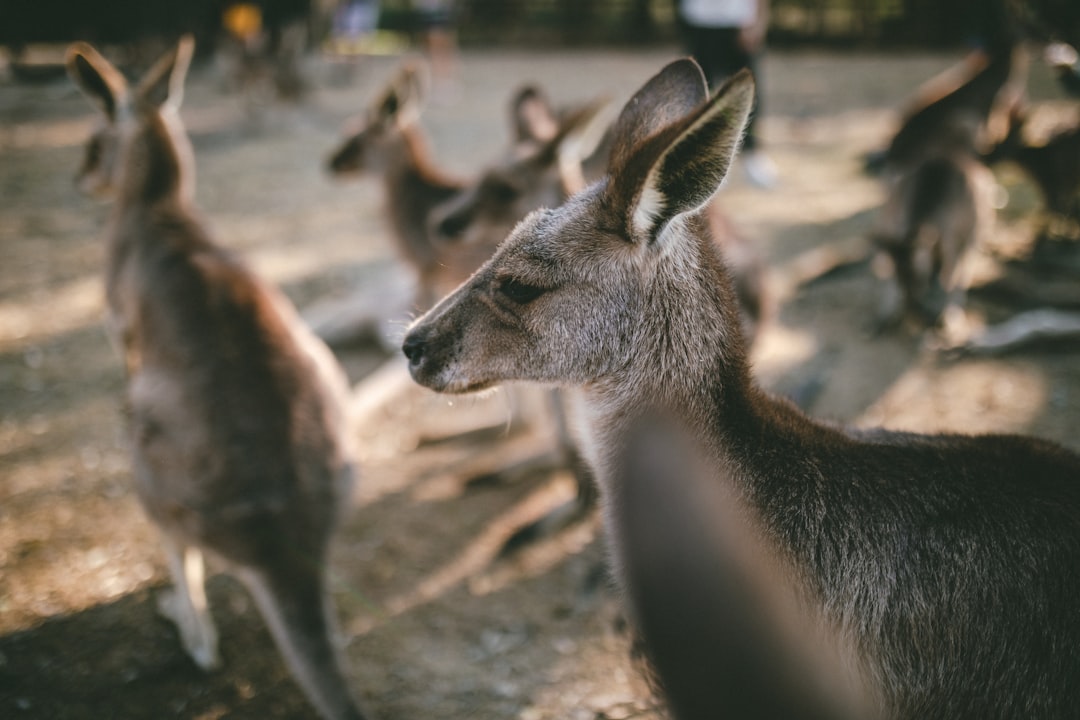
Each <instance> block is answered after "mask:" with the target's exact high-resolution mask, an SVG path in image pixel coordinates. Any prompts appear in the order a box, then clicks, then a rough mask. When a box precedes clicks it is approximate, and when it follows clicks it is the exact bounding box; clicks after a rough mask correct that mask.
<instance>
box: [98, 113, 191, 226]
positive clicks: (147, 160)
mask: <svg viewBox="0 0 1080 720" xmlns="http://www.w3.org/2000/svg"><path fill="white" fill-rule="evenodd" d="M191 156H192V152H191V145H190V143H189V142H188V139H187V136H186V135H185V134H184V131H183V128H182V127H181V126H180V121H179V118H177V117H175V114H174V113H172V112H171V111H157V110H149V111H142V112H140V115H139V117H138V118H137V120H136V122H135V128H134V129H133V130H132V136H131V138H130V140H129V141H128V143H127V147H126V150H125V152H124V156H123V158H122V160H121V162H122V167H121V169H120V173H121V178H120V182H119V183H118V185H119V197H118V202H117V211H118V212H120V213H127V212H130V211H132V210H136V211H137V210H141V209H144V208H147V207H151V206H154V205H157V204H160V203H163V202H175V203H180V204H188V203H190V202H191V199H192V196H193V194H194V192H193V190H194V171H193V168H192V159H191Z"/></svg>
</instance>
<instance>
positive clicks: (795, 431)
mask: <svg viewBox="0 0 1080 720" xmlns="http://www.w3.org/2000/svg"><path fill="white" fill-rule="evenodd" d="M700 250H701V258H702V260H701V262H699V263H698V264H697V265H698V267H699V269H700V271H699V272H698V274H697V277H696V279H695V281H694V282H693V286H692V287H687V286H686V284H685V282H683V284H682V286H680V287H678V288H676V287H663V288H660V289H659V290H658V291H657V292H656V293H655V295H656V299H655V300H654V301H652V302H653V303H654V304H655V305H656V307H650V305H649V301H648V300H646V305H645V307H644V308H643V311H642V313H641V317H642V319H641V323H642V325H643V326H644V329H643V330H642V334H643V335H644V336H645V337H644V338H642V339H639V340H638V341H637V342H636V343H635V345H636V346H637V347H638V348H640V351H639V352H635V353H634V356H633V359H632V360H631V362H630V363H629V364H628V366H627V367H626V368H625V369H624V370H621V371H618V372H615V373H613V374H611V375H610V376H608V377H605V378H602V379H600V380H599V381H597V382H595V383H592V384H590V385H588V386H586V387H585V388H583V390H582V399H583V411H584V412H585V413H586V416H587V417H586V423H585V426H586V427H587V428H590V429H591V430H587V432H591V433H593V434H594V437H592V438H590V440H591V443H589V444H591V445H592V446H593V449H592V458H591V459H592V461H593V462H594V465H595V469H596V471H597V474H598V476H599V477H600V478H601V482H602V483H605V484H607V485H609V486H610V485H611V483H613V482H614V481H615V480H614V478H617V477H618V475H619V470H620V466H619V453H620V448H621V447H623V446H624V442H625V441H624V437H625V435H624V433H625V432H626V430H627V428H628V427H630V425H631V423H632V422H633V421H634V419H635V418H636V417H637V416H638V415H639V414H640V413H641V412H650V411H658V412H661V413H664V414H666V415H668V416H671V417H672V419H674V420H675V421H677V422H678V423H680V424H681V425H682V426H683V427H684V428H685V429H687V430H690V431H691V432H695V433H697V434H698V435H699V437H697V438H696V440H697V441H698V442H699V443H700V445H701V447H702V448H703V450H704V451H705V452H706V453H707V454H708V455H709V456H711V457H712V458H714V459H716V460H718V461H721V462H724V463H728V464H730V466H731V467H733V468H737V469H738V471H737V472H735V473H733V475H734V476H735V477H736V478H737V479H738V481H739V482H742V483H744V485H745V487H744V488H742V489H743V490H747V491H749V492H751V494H753V492H754V487H752V486H755V485H760V484H761V483H762V482H764V479H765V478H767V477H769V476H775V475H776V473H775V472H774V470H776V468H774V467H773V464H775V462H776V461H777V460H776V458H769V457H765V456H764V455H763V454H762V452H761V448H762V447H763V444H762V443H763V439H765V438H768V440H767V442H768V443H771V444H772V447H776V448H782V449H783V448H789V447H790V448H791V453H790V457H791V458H794V460H793V462H797V459H798V451H797V448H798V447H799V446H800V445H801V444H802V443H804V442H817V441H819V440H820V441H823V442H824V441H828V439H829V438H832V437H834V436H837V435H839V431H836V430H833V429H831V428H828V427H825V426H822V425H819V424H817V423H815V422H814V421H812V420H811V419H809V418H808V417H806V416H805V415H804V414H803V413H802V412H801V411H799V410H798V409H797V408H795V407H794V406H792V405H791V404H790V403H788V402H786V401H783V400H778V399H776V398H773V397H771V396H770V395H769V394H768V393H766V392H764V391H763V390H761V389H760V388H759V387H758V385H757V384H756V382H755V381H754V380H753V378H752V376H751V373H750V368H749V363H748V361H747V355H746V349H745V344H744V341H743V338H742V336H741V334H740V329H739V328H740V323H739V311H738V305H737V303H736V300H735V293H734V289H733V287H732V285H731V281H730V279H729V277H728V275H727V272H726V270H725V269H724V268H723V265H722V262H721V261H720V259H719V258H718V257H716V256H715V251H714V250H713V246H712V243H711V241H708V240H702V242H701V243H700ZM686 275H687V273H686V272H685V271H684V270H680V271H678V272H676V273H673V277H674V276H678V277H681V278H685V277H686ZM676 290H678V292H676ZM672 297H675V298H678V299H679V300H680V301H679V302H675V303H672V302H670V299H671V298H672ZM661 306H662V307H661ZM650 318H651V319H652V320H650ZM782 452H783V450H781V453H782ZM777 457H778V456H777ZM781 474H783V473H782V472H781Z"/></svg>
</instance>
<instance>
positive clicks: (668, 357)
mask: <svg viewBox="0 0 1080 720" xmlns="http://www.w3.org/2000/svg"><path fill="white" fill-rule="evenodd" d="M752 95H753V87H752V80H751V79H750V77H749V75H748V74H745V73H742V74H739V75H737V76H736V77H735V78H733V79H732V80H731V81H730V82H729V83H728V84H727V85H726V86H725V87H724V88H722V89H721V90H720V91H719V92H718V94H717V95H716V96H715V97H714V98H712V99H709V98H708V97H707V95H706V90H705V84H704V79H703V77H702V75H701V72H700V69H699V68H697V67H696V65H694V64H693V63H692V62H690V61H679V62H676V63H673V64H671V65H669V66H668V67H667V68H665V69H664V70H663V71H662V72H661V73H660V74H658V75H657V76H656V77H654V78H653V79H652V80H650V81H649V82H648V83H646V85H645V86H644V87H643V88H642V89H641V90H639V91H638V93H637V94H636V95H635V96H634V97H633V98H632V99H631V100H630V101H629V102H628V103H627V105H626V106H625V107H624V109H623V111H622V114H621V115H620V117H619V120H618V121H617V123H616V126H615V130H614V132H615V140H614V148H613V151H612V159H611V164H610V166H609V174H608V177H606V178H604V179H602V180H600V181H599V182H598V183H596V184H594V185H592V186H591V187H590V188H588V189H587V190H585V191H584V192H582V193H579V194H578V195H576V196H574V197H572V198H571V199H570V200H569V201H568V202H567V203H566V204H565V205H563V207H562V208H560V209H559V210H557V211H542V212H538V213H534V214H532V215H530V216H529V217H528V218H527V219H526V220H525V221H524V222H522V223H521V224H520V225H519V226H518V227H517V228H516V229H515V230H514V232H513V233H512V234H511V236H510V237H509V238H508V239H507V241H506V242H505V243H504V244H503V245H502V246H500V248H499V250H498V252H497V253H496V254H495V256H494V257H493V258H492V259H491V261H489V263H487V264H486V265H485V266H484V267H483V268H481V269H480V270H479V271H478V272H477V274H476V275H474V276H473V278H471V279H470V280H469V281H468V282H467V283H466V284H464V285H463V286H462V287H460V288H458V290H456V291H455V292H454V293H453V294H452V295H450V296H449V297H448V298H446V299H445V300H443V301H442V302H441V303H440V304H439V305H437V306H436V307H435V308H433V309H432V310H431V311H429V312H428V313H427V314H426V315H425V316H424V317H422V318H420V319H419V320H418V321H417V322H416V323H414V325H413V327H412V329H411V330H410V332H409V334H408V335H407V336H406V339H405V343H404V350H405V353H406V355H407V356H408V358H409V360H410V368H411V371H412V373H413V377H414V378H415V379H416V380H417V381H418V382H420V383H421V384H424V385H426V386H428V387H430V388H432V389H435V390H438V391H441V392H451V393H460V392H469V391H473V390H479V389H481V388H484V387H487V386H489V385H493V384H496V383H500V382H506V381H513V380H523V381H533V382H543V383H559V384H562V385H566V386H570V387H573V388H575V391H576V392H577V393H578V394H579V396H580V400H581V403H580V406H581V407H582V411H583V417H582V422H581V423H580V425H581V427H582V428H583V430H584V436H585V438H584V443H583V447H584V448H586V451H587V457H588V459H589V461H590V464H591V466H592V467H593V469H594V471H595V473H596V476H597V478H598V481H599V483H600V485H601V488H602V493H603V496H604V498H605V504H606V505H607V508H608V510H607V515H608V517H609V524H610V522H611V520H610V518H611V517H613V516H614V515H617V514H618V504H619V502H620V492H621V488H620V485H619V478H620V477H622V476H623V475H624V473H625V472H626V471H628V468H627V467H625V463H626V462H628V460H627V458H628V457H629V455H628V453H627V452H626V446H627V443H628V442H629V440H630V438H631V437H632V436H631V435H630V434H628V433H629V428H630V427H631V426H632V423H633V422H634V419H635V417H636V416H637V415H638V414H640V413H641V412H642V410H643V409H644V408H655V407H660V408H661V409H662V410H663V411H664V412H667V413H670V414H671V415H672V416H674V417H676V418H677V419H678V420H679V421H680V423H682V424H683V425H684V426H685V427H687V428H688V429H689V431H690V432H691V433H692V434H693V435H694V439H695V440H696V441H697V442H699V443H700V445H701V447H702V448H703V454H704V456H705V458H706V461H707V462H709V463H711V464H712V465H710V466H711V467H715V468H718V469H719V468H723V469H724V471H723V472H720V471H719V470H717V472H716V475H715V477H716V478H717V479H716V482H721V483H724V484H725V485H726V486H727V487H728V488H729V490H730V491H731V492H733V493H734V494H735V495H736V496H738V497H740V498H743V499H744V500H745V502H746V508H747V510H746V512H747V514H748V516H749V518H750V520H751V522H752V526H753V528H754V529H755V531H756V532H759V533H760V534H761V536H762V537H763V542H764V543H765V545H766V547H767V548H768V549H769V551H770V552H771V553H773V554H775V556H776V557H777V558H778V562H779V563H780V567H782V568H783V569H784V571H785V577H786V580H787V582H788V583H790V587H791V589H792V591H793V592H794V593H795V594H796V595H797V596H798V597H801V598H802V602H803V604H804V605H805V607H806V608H807V610H808V612H810V613H811V614H812V615H813V616H816V617H817V618H818V619H819V620H820V621H821V622H823V623H824V624H825V625H826V627H829V628H830V629H831V631H832V632H833V633H834V635H833V637H835V638H836V640H837V643H838V644H839V645H840V646H842V649H843V650H844V652H846V653H850V654H851V657H852V658H853V659H852V665H853V667H854V668H855V669H856V674H857V676H858V678H859V682H864V683H865V684H866V685H867V687H868V688H869V691H870V693H871V695H872V697H873V698H874V700H875V702H876V704H877V705H878V707H879V708H880V709H881V712H882V714H883V715H884V716H885V717H889V718H911V719H912V720H914V719H915V718H943V719H944V718H1017V719H1019V718H1066V717H1071V716H1073V715H1074V714H1075V711H1076V708H1077V707H1080V687H1078V686H1077V683H1075V681H1074V678H1075V677H1076V676H1077V674H1078V673H1080V613H1077V612H1076V608H1075V601H1074V598H1075V596H1076V595H1077V593H1078V592H1080V577H1077V575H1076V574H1075V573H1069V572H1067V571H1063V569H1064V568H1069V567H1074V566H1076V564H1077V562H1080V457H1078V456H1077V455H1075V454H1073V453H1070V452H1068V451H1066V450H1064V449H1062V448H1060V447H1059V446H1056V445H1053V444H1051V443H1047V442H1043V441H1039V440H1035V439H1030V438H1023V437H1017V436H987V437H968V436H961V435H918V434H911V433H897V432H889V431H885V430H873V431H852V430H846V429H842V428H837V427H832V426H828V425H824V424H822V423H819V422H816V421H814V420H811V419H810V418H808V417H807V416H805V415H804V414H802V413H801V412H800V411H799V410H798V409H796V408H795V407H794V406H793V405H791V404H789V403H787V402H785V401H782V400H778V399H776V398H773V397H771V396H769V395H768V394H766V393H765V392H763V391H762V390H761V389H759V388H758V386H757V385H756V384H755V383H754V381H753V379H752V378H751V375H750V369H749V365H748V362H747V358H746V348H745V343H744V340H743V337H742V333H741V332H739V312H738V305H737V302H736V300H735V291H734V289H733V287H732V283H731V279H730V276H729V271H728V269H727V267H726V265H725V262H724V259H723V257H722V256H721V254H720V251H719V249H718V248H717V246H716V244H715V243H714V242H713V239H712V238H711V237H710V234H709V232H708V231H707V223H706V222H705V220H704V219H703V218H702V216H701V209H702V208H703V207H704V206H705V205H706V204H707V203H708V201H709V199H710V198H711V196H712V194H713V193H714V192H715V190H716V188H717V187H718V186H719V184H720V182H721V181H722V180H723V177H724V176H725V174H726V172H727V169H728V167H729V166H730V162H731V159H732V157H733V156H734V153H735V150H736V147H737V144H738V139H739V136H740V133H741V131H742V128H743V124H744V122H745V118H746V116H747V113H748V111H749V108H750V105H751V101H752ZM628 532H631V533H632V532H634V530H633V528H630V529H629V530H628ZM624 552H626V549H625V547H624V546H621V545H616V547H615V548H614V556H615V557H614V560H615V564H616V567H617V571H618V572H619V573H620V576H621V570H619V568H621V567H622V566H623V563H622V562H621V561H620V557H621V555H622V553H624ZM688 622H691V620H689V619H688Z"/></svg>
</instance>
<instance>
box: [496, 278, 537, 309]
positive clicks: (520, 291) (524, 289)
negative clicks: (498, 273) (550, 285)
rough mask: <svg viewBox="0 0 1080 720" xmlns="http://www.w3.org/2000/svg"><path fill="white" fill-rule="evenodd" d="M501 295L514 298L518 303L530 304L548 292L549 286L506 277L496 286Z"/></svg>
mask: <svg viewBox="0 0 1080 720" xmlns="http://www.w3.org/2000/svg"><path fill="white" fill-rule="evenodd" d="M496 289H497V291H498V292H499V294H500V295H503V296H504V297H506V298H508V299H510V300H512V301H513V302H515V303H517V304H518V305H528V304H529V303H531V302H532V301H533V300H535V299H536V298H538V297H540V296H541V295H543V294H544V293H546V292H547V288H542V287H537V286H536V285H529V284H528V283H523V282H521V281H520V280H515V279H513V278H506V279H504V280H502V281H500V282H499V285H498V287H497V288H496Z"/></svg>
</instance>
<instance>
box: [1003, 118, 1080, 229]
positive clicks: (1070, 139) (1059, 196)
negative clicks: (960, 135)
mask: <svg viewBox="0 0 1080 720" xmlns="http://www.w3.org/2000/svg"><path fill="white" fill-rule="evenodd" d="M1009 120H1010V124H1009V132H1008V134H1007V135H1006V136H1005V139H1004V140H1003V141H1002V142H1001V143H1000V144H998V145H997V146H996V147H995V148H994V149H993V150H992V151H990V152H989V153H987V155H986V156H985V157H986V160H987V162H990V163H997V162H1001V161H1005V160H1011V161H1012V162H1015V163H1016V164H1017V165H1019V166H1020V167H1021V168H1023V170H1024V172H1026V173H1027V174H1028V175H1029V176H1030V177H1031V179H1032V180H1033V181H1034V182H1035V184H1036V185H1037V186H1038V188H1039V192H1040V193H1041V194H1042V196H1043V202H1044V203H1045V206H1046V210H1047V212H1048V213H1050V214H1051V216H1054V217H1055V218H1056V219H1060V220H1062V221H1064V222H1062V223H1060V224H1062V225H1066V224H1068V223H1069V222H1070V221H1071V223H1072V225H1073V226H1074V227H1073V228H1072V232H1073V234H1077V226H1080V122H1076V121H1074V122H1073V123H1072V124H1071V125H1070V126H1067V127H1063V128H1060V129H1058V130H1057V131H1056V132H1055V133H1054V134H1053V135H1051V136H1050V137H1049V138H1047V140H1046V142H1045V143H1043V144H1041V145H1033V144H1030V143H1028V142H1027V141H1025V140H1024V137H1023V136H1024V128H1025V126H1026V124H1027V120H1028V119H1027V117H1026V115H1025V114H1024V113H1022V112H1014V113H1013V114H1012V115H1011V116H1010V118H1009ZM1048 229H1049V228H1048Z"/></svg>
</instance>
